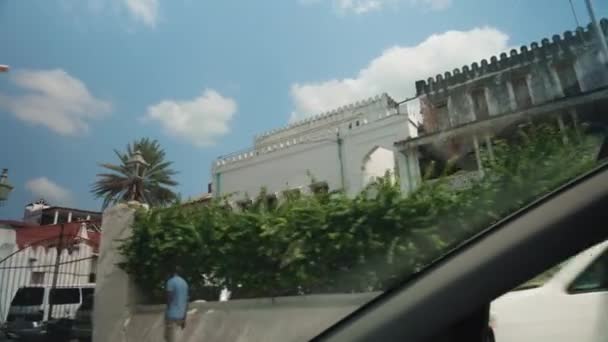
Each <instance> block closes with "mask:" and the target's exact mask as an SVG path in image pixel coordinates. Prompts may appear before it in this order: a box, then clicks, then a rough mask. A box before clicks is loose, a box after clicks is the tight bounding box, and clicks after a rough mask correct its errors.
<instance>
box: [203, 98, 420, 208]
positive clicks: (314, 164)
mask: <svg viewBox="0 0 608 342" xmlns="http://www.w3.org/2000/svg"><path fill="white" fill-rule="evenodd" d="M417 103H418V102H417V101H410V102H403V103H397V102H395V101H394V100H393V99H392V98H390V97H389V96H388V95H386V94H383V95H380V96H376V97H373V98H370V99H368V100H365V101H361V102H357V103H354V104H350V105H347V106H344V107H341V108H338V109H336V110H333V111H330V112H328V113H324V114H321V115H317V116H314V117H311V118H308V119H305V120H302V121H298V122H295V123H292V124H290V125H288V126H286V127H284V128H280V129H275V130H271V131H269V132H267V133H264V134H261V135H259V136H257V137H256V138H255V140H254V146H253V147H252V148H251V149H248V150H245V151H241V152H235V153H232V154H230V155H228V156H223V157H220V158H218V159H217V160H216V161H215V162H214V164H213V167H212V175H213V181H212V183H213V186H212V188H213V193H214V195H215V196H218V197H219V196H225V195H229V194H230V195H232V198H233V199H234V200H239V199H243V198H245V197H247V196H249V197H255V196H256V195H258V194H259V192H260V190H261V189H262V188H265V189H266V191H267V193H269V194H275V195H277V197H280V195H281V193H282V192H283V191H288V190H295V189H298V190H300V191H301V192H308V191H310V188H309V186H310V185H311V183H312V182H313V180H314V181H315V182H316V184H324V185H325V186H327V188H328V189H329V190H338V189H343V190H344V191H345V192H346V193H347V194H349V195H354V194H357V193H358V192H360V191H361V190H362V189H363V187H364V186H365V185H366V184H367V183H368V182H369V181H370V180H372V179H373V178H374V177H379V176H384V174H385V173H386V171H390V172H391V173H392V174H398V172H396V168H397V167H398V165H405V162H404V161H403V160H400V159H402V158H403V157H400V156H403V155H402V154H396V153H395V147H394V143H395V142H396V141H401V140H404V139H407V138H409V137H412V136H415V135H416V128H415V126H414V124H413V121H412V117H415V116H416V115H417V114H418V113H419V108H418V106H417Z"/></svg>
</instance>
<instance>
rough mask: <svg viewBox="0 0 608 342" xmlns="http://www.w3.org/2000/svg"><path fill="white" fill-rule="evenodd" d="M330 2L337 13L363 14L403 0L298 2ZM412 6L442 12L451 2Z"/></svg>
mask: <svg viewBox="0 0 608 342" xmlns="http://www.w3.org/2000/svg"><path fill="white" fill-rule="evenodd" d="M324 1H331V3H332V5H333V6H334V7H335V8H336V9H337V10H338V12H339V13H355V14H365V13H369V12H373V11H379V10H381V9H384V8H385V7H387V6H389V5H392V6H396V5H398V4H399V3H401V2H404V1H405V0H299V2H300V3H301V4H303V5H311V4H317V3H322V2H324ZM408 1H409V4H410V5H412V6H417V7H422V8H429V9H431V10H444V9H446V8H448V7H450V6H451V4H452V0H408Z"/></svg>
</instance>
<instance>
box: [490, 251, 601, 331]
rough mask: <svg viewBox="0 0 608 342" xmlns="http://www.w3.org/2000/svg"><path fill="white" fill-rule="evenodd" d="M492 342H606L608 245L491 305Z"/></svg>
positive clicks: (526, 284)
mask: <svg viewBox="0 0 608 342" xmlns="http://www.w3.org/2000/svg"><path fill="white" fill-rule="evenodd" d="M490 325H491V328H492V331H493V333H494V339H495V341H497V342H549V341H550V342H572V341H577V342H606V341H608V241H606V242H604V243H601V244H599V245H596V246H594V247H592V248H590V249H588V250H586V251H584V252H582V253H580V254H578V255H576V256H575V257H573V258H571V259H569V260H568V261H566V262H564V263H562V264H560V265H558V266H556V267H554V268H553V269H551V270H549V271H547V272H545V273H543V274H542V275H540V276H538V277H536V278H535V279H533V280H531V281H529V282H527V283H525V284H523V285H522V286H519V287H518V288H517V289H515V290H514V291H512V292H509V293H507V294H505V295H503V296H502V297H499V298H497V299H496V300H495V301H494V302H492V306H491V318H490Z"/></svg>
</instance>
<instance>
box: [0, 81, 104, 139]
mask: <svg viewBox="0 0 608 342" xmlns="http://www.w3.org/2000/svg"><path fill="white" fill-rule="evenodd" d="M11 80H12V82H13V83H14V84H15V85H16V86H17V87H19V88H22V89H23V91H24V93H23V94H21V95H10V96H9V95H5V94H0V108H4V109H6V110H8V111H10V112H12V113H13V114H14V115H15V116H16V117H17V118H19V119H20V120H23V121H25V122H29V123H32V124H35V125H42V126H46V127H48V128H50V129H51V130H53V131H54V132H56V133H59V134H61V135H77V134H80V133H83V132H86V131H87V130H88V129H89V121H90V120H93V119H98V118H100V117H102V116H103V115H104V114H105V113H107V112H109V111H110V107H111V106H110V104H109V103H108V102H106V101H102V100H99V99H97V98H95V97H94V96H93V95H92V94H91V93H90V92H89V90H88V89H87V87H86V85H85V84H84V83H83V82H82V81H80V80H79V79H77V78H74V77H72V76H70V75H69V74H68V73H67V72H65V71H63V70H61V69H54V70H21V71H16V72H15V73H14V74H12V76H11Z"/></svg>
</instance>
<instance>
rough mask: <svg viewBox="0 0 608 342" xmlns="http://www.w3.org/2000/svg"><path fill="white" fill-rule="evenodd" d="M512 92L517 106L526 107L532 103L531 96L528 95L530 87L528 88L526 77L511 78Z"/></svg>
mask: <svg viewBox="0 0 608 342" xmlns="http://www.w3.org/2000/svg"><path fill="white" fill-rule="evenodd" d="M513 93H514V95H515V104H516V105H517V108H528V107H530V106H531V105H532V97H530V89H529V88H528V81H527V80H526V77H520V78H516V79H514V80H513Z"/></svg>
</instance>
